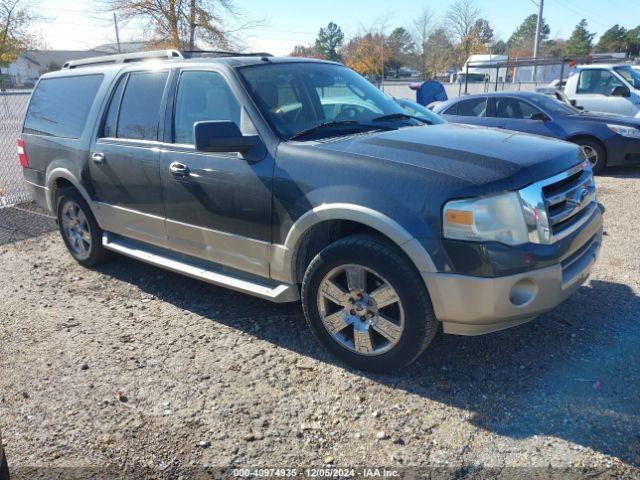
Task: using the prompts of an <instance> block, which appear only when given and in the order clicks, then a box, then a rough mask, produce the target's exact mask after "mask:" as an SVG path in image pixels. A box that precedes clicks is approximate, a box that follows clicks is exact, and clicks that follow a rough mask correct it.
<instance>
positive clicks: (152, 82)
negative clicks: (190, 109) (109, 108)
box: [107, 71, 169, 140]
mask: <svg viewBox="0 0 640 480" xmlns="http://www.w3.org/2000/svg"><path fill="white" fill-rule="evenodd" d="M168 75H169V72H166V71H164V72H145V73H131V74H129V80H128V81H127V85H126V87H125V90H124V95H123V97H122V102H121V103H120V114H119V115H118V121H117V127H116V136H117V137H118V138H131V139H135V140H157V139H158V118H159V113H160V102H161V101H162V93H163V92H164V85H165V83H166V81H167V76H168ZM114 99H115V97H114ZM114 99H112V103H113V101H114ZM107 116H108V114H107Z"/></svg>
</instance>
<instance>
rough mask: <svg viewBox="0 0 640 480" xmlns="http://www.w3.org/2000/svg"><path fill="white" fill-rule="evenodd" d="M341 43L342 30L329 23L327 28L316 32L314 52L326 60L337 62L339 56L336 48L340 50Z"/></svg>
mask: <svg viewBox="0 0 640 480" xmlns="http://www.w3.org/2000/svg"><path fill="white" fill-rule="evenodd" d="M343 41H344V33H342V29H341V28H340V27H339V26H338V25H336V24H335V23H333V22H329V25H327V28H321V29H320V31H319V32H318V38H316V45H315V49H316V52H318V55H320V56H322V57H323V58H326V59H327V60H333V61H334V62H339V61H340V54H339V53H338V48H340V46H341V45H342V42H343Z"/></svg>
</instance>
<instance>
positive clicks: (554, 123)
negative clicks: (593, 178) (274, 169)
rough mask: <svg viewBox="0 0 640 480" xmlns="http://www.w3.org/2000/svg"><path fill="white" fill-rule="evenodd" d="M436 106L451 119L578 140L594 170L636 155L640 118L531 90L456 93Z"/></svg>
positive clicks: (639, 150)
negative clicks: (592, 109) (598, 110)
mask: <svg viewBox="0 0 640 480" xmlns="http://www.w3.org/2000/svg"><path fill="white" fill-rule="evenodd" d="M435 112H436V113H439V114H440V115H442V116H443V117H444V118H445V120H447V121H449V122H454V123H466V124H470V125H482V126H485V127H496V128H504V129H507V130H514V131H518V132H526V133H535V134H537V135H544V136H546V137H553V138H559V139H562V140H567V141H569V142H573V143H575V144H577V145H580V146H581V147H582V148H583V150H584V152H585V154H586V155H587V158H588V159H589V161H590V162H591V164H592V166H593V170H594V172H596V173H599V172H601V171H602V170H603V169H604V168H605V167H606V166H607V165H609V166H611V165H623V164H629V163H634V162H638V161H639V160H640V120H637V119H634V118H630V117H624V116H621V115H611V114H605V113H595V112H583V111H580V110H578V109H576V108H573V107H571V106H570V105H567V104H565V103H561V102H558V101H557V100H553V99H551V98H549V97H547V96H546V95H543V94H541V93H534V92H498V93H495V92H492V93H485V94H479V95H469V96H466V97H460V98H457V99H455V100H451V101H449V102H445V103H443V104H441V105H438V106H437V107H436V108H435Z"/></svg>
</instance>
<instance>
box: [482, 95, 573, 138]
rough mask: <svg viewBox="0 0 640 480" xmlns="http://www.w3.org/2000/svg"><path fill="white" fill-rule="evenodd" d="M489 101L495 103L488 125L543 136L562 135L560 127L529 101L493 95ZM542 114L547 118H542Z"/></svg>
mask: <svg viewBox="0 0 640 480" xmlns="http://www.w3.org/2000/svg"><path fill="white" fill-rule="evenodd" d="M491 101H493V102H495V104H494V106H493V108H492V111H493V112H494V116H493V117H492V118H491V119H490V121H489V123H488V125H489V126H492V127H498V128H505V129H507V130H514V131H516V132H525V133H533V134H536V135H544V136H545V137H562V136H563V131H562V129H561V128H560V127H558V125H557V124H556V123H554V122H553V121H552V120H551V119H550V118H548V116H547V115H545V114H543V113H542V111H540V110H539V109H538V108H536V107H534V106H533V105H531V104H530V103H529V102H526V101H524V100H520V99H518V98H514V97H494V98H492V99H491ZM543 116H544V117H547V118H548V120H543V119H542V118H543Z"/></svg>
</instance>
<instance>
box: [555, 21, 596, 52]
mask: <svg viewBox="0 0 640 480" xmlns="http://www.w3.org/2000/svg"><path fill="white" fill-rule="evenodd" d="M595 36H596V34H595V33H591V32H590V31H588V30H587V21H586V20H585V19H584V18H583V19H582V20H580V23H578V25H576V28H575V29H574V30H573V33H572V34H571V36H570V37H569V40H567V43H566V44H565V46H564V52H563V53H564V55H565V56H567V57H570V56H574V57H583V56H585V55H589V54H590V53H591V50H592V48H593V37H595Z"/></svg>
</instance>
